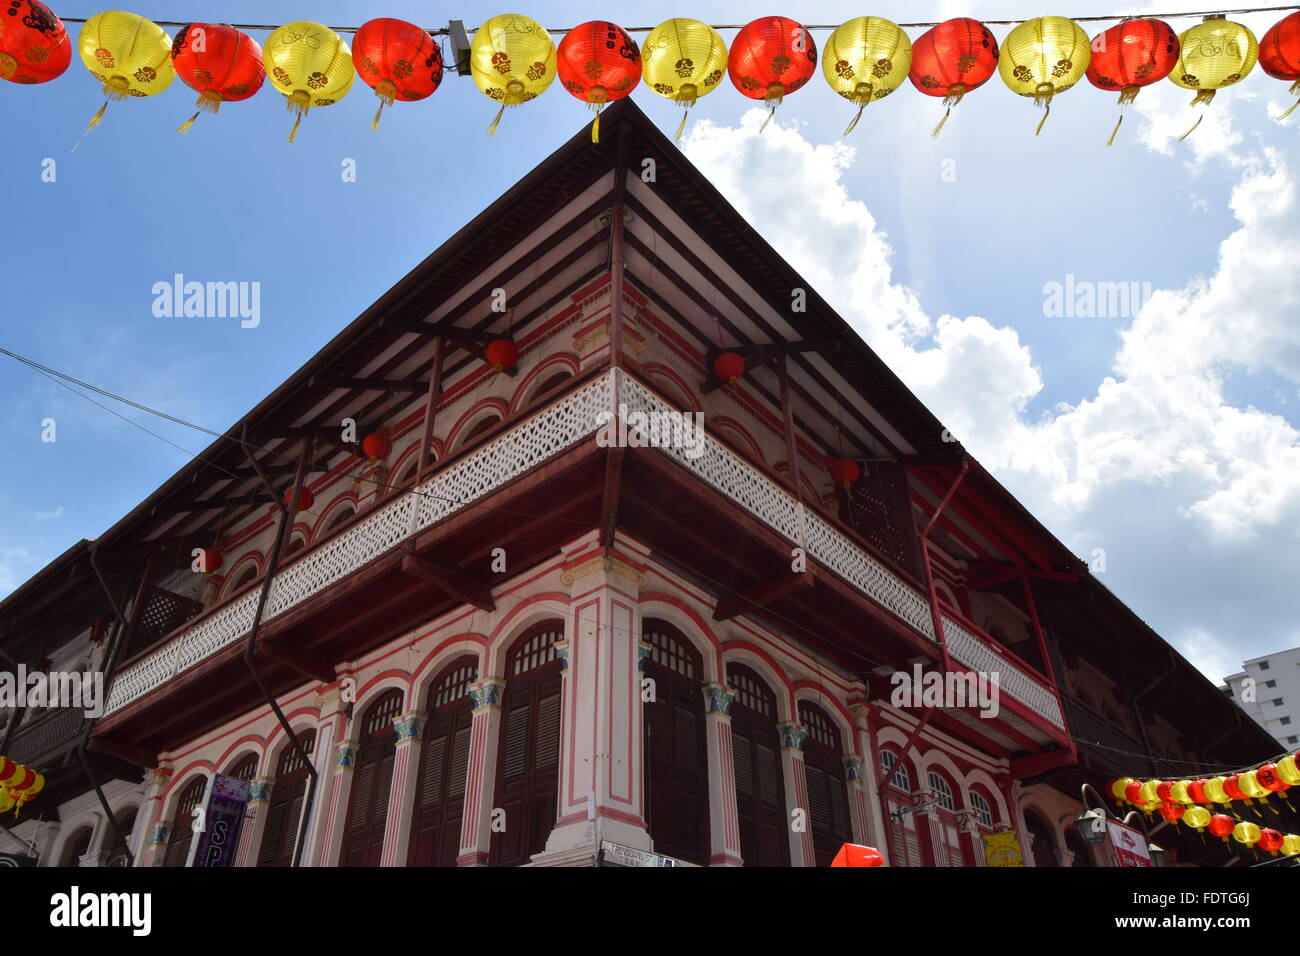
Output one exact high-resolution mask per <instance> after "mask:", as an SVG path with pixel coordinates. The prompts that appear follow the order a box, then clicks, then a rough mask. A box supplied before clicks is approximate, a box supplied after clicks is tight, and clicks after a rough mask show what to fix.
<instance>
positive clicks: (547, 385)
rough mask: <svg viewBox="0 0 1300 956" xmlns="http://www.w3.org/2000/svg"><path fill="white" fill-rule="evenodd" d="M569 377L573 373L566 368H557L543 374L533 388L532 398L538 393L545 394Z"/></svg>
mask: <svg viewBox="0 0 1300 956" xmlns="http://www.w3.org/2000/svg"><path fill="white" fill-rule="evenodd" d="M571 378H573V373H572V372H570V371H569V370H568V369H567V368H562V369H558V370H556V371H553V372H551V373H550V374H548V375H545V376H543V378H542V383H541V384H540V385H538V386H537V387H536V388H535V389H533V398H537V396H539V395H545V394H546V393H547V392H549V391H550V390H551V389H553V388H557V387H559V386H560V385H562V384H564V383H565V382H567V381H568V380H569V379H571Z"/></svg>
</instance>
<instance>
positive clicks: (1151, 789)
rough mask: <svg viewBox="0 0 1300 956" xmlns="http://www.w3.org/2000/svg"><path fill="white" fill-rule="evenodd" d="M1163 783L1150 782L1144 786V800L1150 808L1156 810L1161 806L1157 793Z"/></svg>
mask: <svg viewBox="0 0 1300 956" xmlns="http://www.w3.org/2000/svg"><path fill="white" fill-rule="evenodd" d="M1161 782H1162V781H1160V780H1148V781H1146V783H1144V784H1142V799H1143V800H1144V801H1146V805H1147V807H1148V808H1151V809H1154V808H1155V807H1157V806H1159V805H1160V795H1159V793H1158V792H1157V788H1159V786H1160V784H1161Z"/></svg>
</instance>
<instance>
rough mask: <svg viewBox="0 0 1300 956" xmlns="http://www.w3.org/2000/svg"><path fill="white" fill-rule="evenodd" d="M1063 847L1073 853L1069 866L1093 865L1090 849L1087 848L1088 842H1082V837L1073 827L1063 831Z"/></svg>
mask: <svg viewBox="0 0 1300 956" xmlns="http://www.w3.org/2000/svg"><path fill="white" fill-rule="evenodd" d="M1065 848H1066V849H1067V850H1069V851H1071V852H1072V853H1073V854H1074V859H1073V860H1072V861H1071V862H1070V866H1072V867H1074V866H1095V865H1096V864H1095V863H1093V862H1092V851H1091V850H1090V849H1088V844H1086V843H1085V842H1083V837H1082V836H1080V835H1079V831H1078V830H1076V829H1075V828H1074V827H1070V828H1069V829H1068V830H1066V831H1065Z"/></svg>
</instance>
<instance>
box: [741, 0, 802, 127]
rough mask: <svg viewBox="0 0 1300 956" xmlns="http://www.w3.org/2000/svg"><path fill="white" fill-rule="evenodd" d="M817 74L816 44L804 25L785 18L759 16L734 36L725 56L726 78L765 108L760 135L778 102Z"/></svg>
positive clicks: (779, 103) (770, 120) (770, 119)
mask: <svg viewBox="0 0 1300 956" xmlns="http://www.w3.org/2000/svg"><path fill="white" fill-rule="evenodd" d="M816 71H817V45H816V44H815V43H813V38H812V35H811V34H810V33H809V32H808V31H807V30H805V29H804V28H803V25H802V24H800V23H799V22H798V21H796V20H791V19H789V18H788V17H759V18H758V19H757V20H752V21H750V22H749V23H747V24H745V26H744V27H743V28H742V29H741V31H740V32H739V33H737V34H736V39H735V40H733V41H732V42H731V51H730V52H729V53H728V54H727V75H728V76H729V77H731V82H732V83H733V84H734V85H735V87H736V89H738V90H740V92H741V93H743V94H744V95H745V96H748V97H749V98H750V99H751V100H762V101H763V102H764V103H766V104H767V106H768V112H767V119H765V120H763V125H762V127H760V128H759V132H760V133H761V132H762V131H763V130H765V129H767V124H768V123H770V122H772V116H773V115H774V114H775V113H776V108H777V107H778V106H780V105H781V99H782V98H783V97H784V96H785V95H786V94H788V93H793V92H794V91H795V90H797V89H799V88H800V87H801V86H803V85H804V84H805V83H807V82H808V81H809V80H810V79H811V78H812V75H813V73H815V72H816Z"/></svg>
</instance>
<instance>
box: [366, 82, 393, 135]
mask: <svg viewBox="0 0 1300 956" xmlns="http://www.w3.org/2000/svg"><path fill="white" fill-rule="evenodd" d="M375 96H377V97H379V109H377V110H375V118H374V120H373V121H372V122H371V124H370V128H371V129H372V130H376V129H379V114H381V113H382V112H383V111H384V107H385V106H392V105H393V103H394V102H395V101H396V100H397V84H395V83H394V82H393V81H392V80H380V81H379V83H378V85H377V86H376V87H375Z"/></svg>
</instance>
